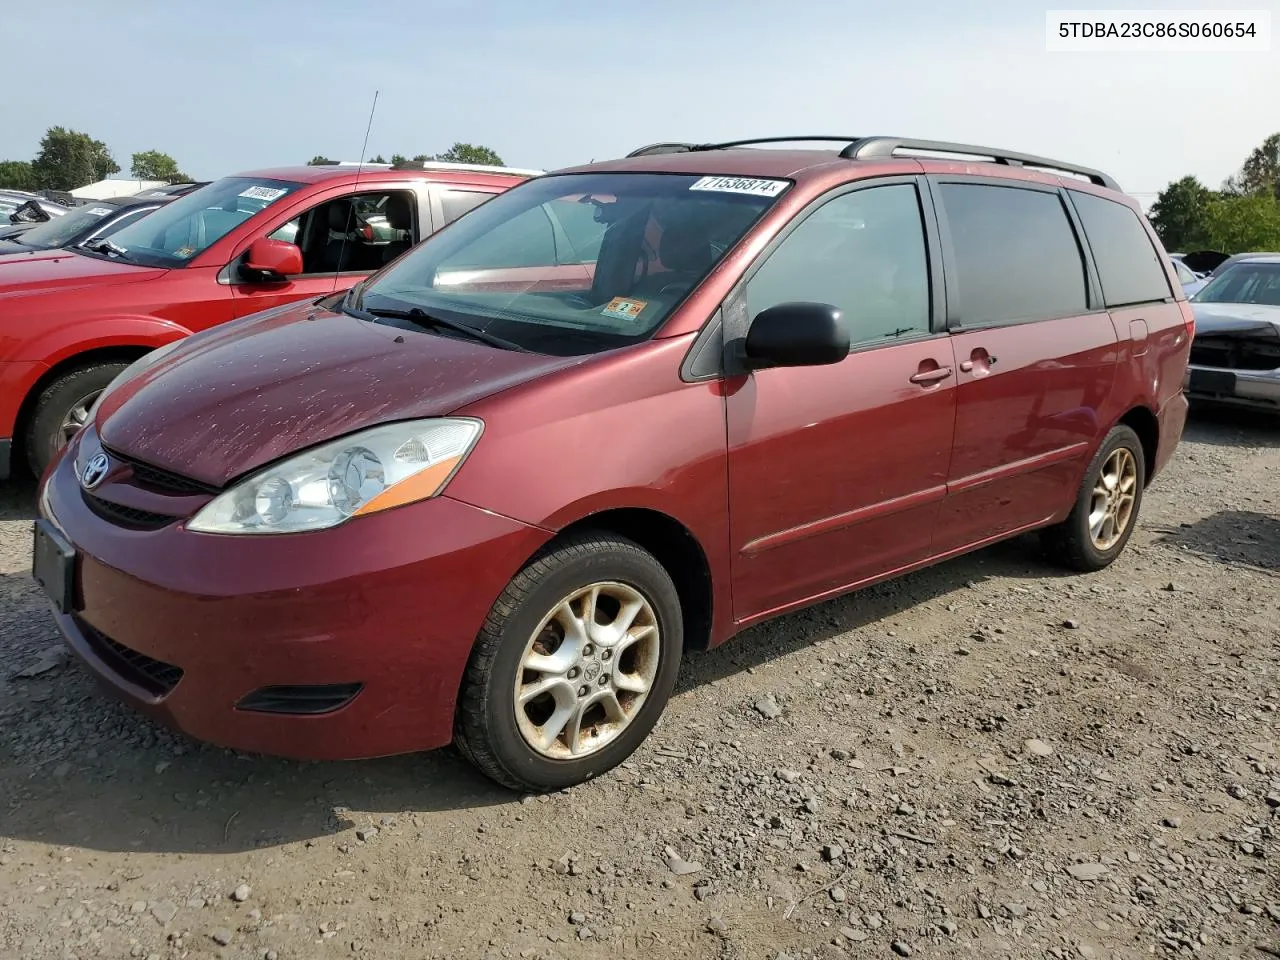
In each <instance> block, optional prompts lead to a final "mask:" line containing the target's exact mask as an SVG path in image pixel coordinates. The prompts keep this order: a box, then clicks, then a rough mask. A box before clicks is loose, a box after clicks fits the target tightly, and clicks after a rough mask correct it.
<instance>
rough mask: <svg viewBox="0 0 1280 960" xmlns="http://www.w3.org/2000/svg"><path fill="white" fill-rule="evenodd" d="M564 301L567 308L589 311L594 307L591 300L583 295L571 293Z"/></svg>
mask: <svg viewBox="0 0 1280 960" xmlns="http://www.w3.org/2000/svg"><path fill="white" fill-rule="evenodd" d="M564 299H565V302H566V303H567V304H569V306H571V307H578V308H580V309H582V310H591V309H594V308H595V306H596V304H595V303H594V302H593V301H592V300H591V298H590V297H588V296H587V295H586V294H584V293H571V294H569V295H568V296H567V297H565V298H564Z"/></svg>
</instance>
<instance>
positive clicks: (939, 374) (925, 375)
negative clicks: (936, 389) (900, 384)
mask: <svg viewBox="0 0 1280 960" xmlns="http://www.w3.org/2000/svg"><path fill="white" fill-rule="evenodd" d="M949 376H951V368H950V367H939V368H938V369H937V370H924V371H921V372H920V373H917V374H913V375H912V376H911V378H910V380H911V382H912V383H937V382H938V381H939V380H945V379H947V377H949Z"/></svg>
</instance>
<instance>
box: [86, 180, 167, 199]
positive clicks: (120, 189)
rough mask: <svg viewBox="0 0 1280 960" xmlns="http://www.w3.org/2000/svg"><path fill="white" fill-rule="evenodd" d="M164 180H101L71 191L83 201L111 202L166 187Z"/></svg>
mask: <svg viewBox="0 0 1280 960" xmlns="http://www.w3.org/2000/svg"><path fill="white" fill-rule="evenodd" d="M165 183H166V181H164V180H99V181H98V182H97V183H87V184H85V185H84V186H83V187H76V188H75V189H74V190H72V191H70V192H71V195H72V196H73V197H78V198H80V199H81V200H110V199H111V198H112V197H131V196H133V195H134V194H135V193H141V192H142V191H143V190H154V189H155V188H156V187H163V186H165Z"/></svg>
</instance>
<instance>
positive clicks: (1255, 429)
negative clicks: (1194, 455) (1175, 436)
mask: <svg viewBox="0 0 1280 960" xmlns="http://www.w3.org/2000/svg"><path fill="white" fill-rule="evenodd" d="M1182 436H1183V439H1184V440H1188V441H1190V442H1192V443H1205V444H1209V445H1210V446H1215V447H1266V448H1280V416H1275V415H1270V414H1267V413H1262V412H1259V411H1256V410H1248V409H1243V408H1241V407H1230V406H1224V405H1221V404H1216V405H1215V404H1212V403H1204V402H1201V401H1196V402H1193V403H1192V404H1191V410H1190V413H1189V415H1188V417H1187V425H1186V428H1185V430H1184V431H1183V435H1182Z"/></svg>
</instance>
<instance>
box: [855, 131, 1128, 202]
mask: <svg viewBox="0 0 1280 960" xmlns="http://www.w3.org/2000/svg"><path fill="white" fill-rule="evenodd" d="M899 150H919V151H922V152H925V153H954V154H959V155H961V156H971V157H989V158H990V159H991V160H992V161H993V162H995V163H1000V164H1004V165H1005V166H1009V167H1036V168H1039V169H1042V170H1056V171H1058V172H1059V173H1073V174H1075V175H1077V176H1081V177H1085V178H1087V179H1088V180H1089V182H1091V183H1093V184H1094V185H1095V186H1099V187H1109V188H1110V189H1112V190H1119V189H1120V184H1118V183H1116V181H1115V180H1114V179H1112V178H1111V177H1109V176H1107V175H1106V174H1105V173H1103V172H1102V171H1100V170H1094V169H1093V168H1092V167H1082V166H1080V165H1079V164H1075V163H1064V162H1063V161H1061V160H1050V159H1049V158H1048V157H1037V156H1036V155H1035V154H1031V153H1014V152H1013V151H1012V150H1001V149H999V148H996V147H979V146H974V145H973V144H970V143H947V142H945V141H942V140H912V139H910V138H908V137H863V138H862V139H860V140H855V141H854V142H853V143H851V144H849V145H848V146H847V147H845V148H844V149H843V150H841V151H840V156H842V157H844V158H845V159H846V160H871V159H874V158H878V157H892V156H894V155H896V153H897V152H898V151H899Z"/></svg>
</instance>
